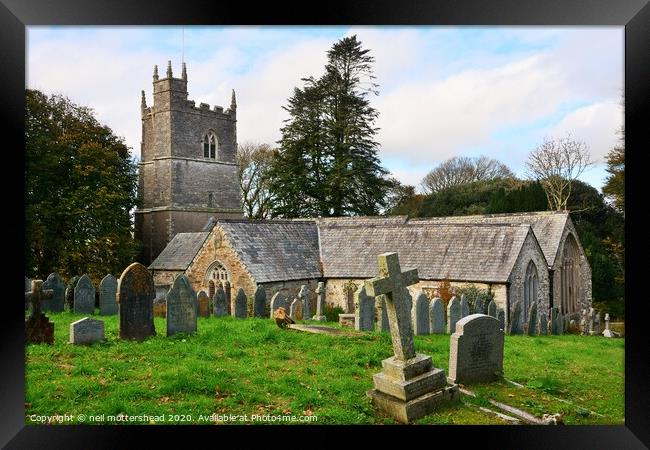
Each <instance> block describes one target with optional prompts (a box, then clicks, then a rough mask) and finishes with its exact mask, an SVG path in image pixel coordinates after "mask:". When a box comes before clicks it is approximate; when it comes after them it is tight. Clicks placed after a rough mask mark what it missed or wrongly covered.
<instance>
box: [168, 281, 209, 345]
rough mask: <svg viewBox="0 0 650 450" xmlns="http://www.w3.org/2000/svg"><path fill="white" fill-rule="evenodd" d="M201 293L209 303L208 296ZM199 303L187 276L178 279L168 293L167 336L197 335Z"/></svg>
mask: <svg viewBox="0 0 650 450" xmlns="http://www.w3.org/2000/svg"><path fill="white" fill-rule="evenodd" d="M201 293H202V294H203V298H204V299H205V301H206V303H207V300H208V296H207V294H206V293H205V292H203V291H201ZM198 303H199V302H198V298H197V296H196V292H194V289H192V286H191V285H190V282H189V281H188V279H187V277H186V276H185V275H180V276H178V277H176V279H175V280H174V284H173V285H172V287H171V289H170V290H169V292H167V336H173V335H175V334H176V333H188V334H191V333H196V319H197V315H198V312H199V311H198V310H199V304H198ZM206 308H207V306H206Z"/></svg>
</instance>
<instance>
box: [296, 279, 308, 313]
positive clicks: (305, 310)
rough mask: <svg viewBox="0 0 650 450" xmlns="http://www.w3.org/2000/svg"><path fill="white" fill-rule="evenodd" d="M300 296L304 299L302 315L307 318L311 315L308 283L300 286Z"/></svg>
mask: <svg viewBox="0 0 650 450" xmlns="http://www.w3.org/2000/svg"><path fill="white" fill-rule="evenodd" d="M298 298H299V299H300V300H301V301H302V303H303V307H302V316H303V317H304V318H305V319H309V318H310V317H311V300H310V299H309V290H308V289H307V286H306V285H304V284H303V285H302V286H300V292H298Z"/></svg>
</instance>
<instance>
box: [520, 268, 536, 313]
mask: <svg viewBox="0 0 650 450" xmlns="http://www.w3.org/2000/svg"><path fill="white" fill-rule="evenodd" d="M538 290H539V278H538V277H537V267H536V266H535V263H534V262H533V261H532V260H531V261H530V262H529V263H528V267H527V268H526V277H525V278H524V304H523V305H522V306H523V314H522V317H523V318H524V323H526V322H528V310H529V309H530V305H532V304H533V302H536V301H537V292H538Z"/></svg>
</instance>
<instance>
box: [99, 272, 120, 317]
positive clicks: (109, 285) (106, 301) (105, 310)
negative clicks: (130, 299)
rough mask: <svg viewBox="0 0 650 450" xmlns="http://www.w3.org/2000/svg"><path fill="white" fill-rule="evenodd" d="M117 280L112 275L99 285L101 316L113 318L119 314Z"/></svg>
mask: <svg viewBox="0 0 650 450" xmlns="http://www.w3.org/2000/svg"><path fill="white" fill-rule="evenodd" d="M116 295H117V278H115V277H114V276H113V275H111V274H110V273H109V274H108V275H106V276H105V277H104V278H103V279H102V281H101V282H100V283H99V314H100V315H102V316H113V315H115V314H117V301H116V300H115V296H116Z"/></svg>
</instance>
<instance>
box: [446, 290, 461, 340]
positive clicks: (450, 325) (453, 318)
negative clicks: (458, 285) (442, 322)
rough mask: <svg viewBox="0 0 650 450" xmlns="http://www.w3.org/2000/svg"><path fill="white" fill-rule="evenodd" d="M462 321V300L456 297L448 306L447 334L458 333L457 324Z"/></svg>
mask: <svg viewBox="0 0 650 450" xmlns="http://www.w3.org/2000/svg"><path fill="white" fill-rule="evenodd" d="M459 320H460V300H458V297H456V296H455V295H454V296H453V297H452V298H451V299H450V300H449V304H448V305H447V334H451V333H453V332H455V331H456V322H458V321H459Z"/></svg>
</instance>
